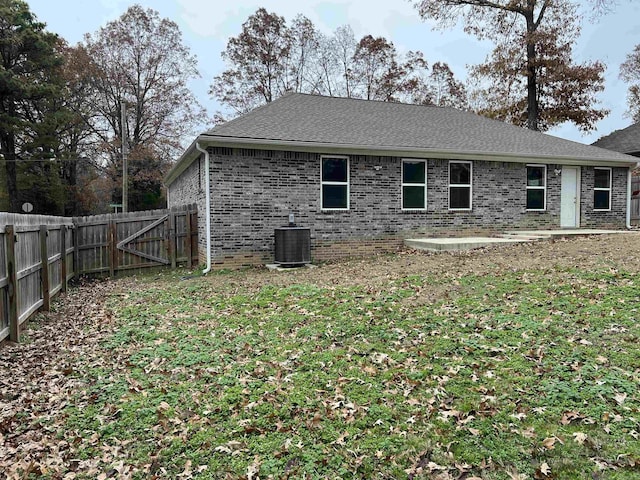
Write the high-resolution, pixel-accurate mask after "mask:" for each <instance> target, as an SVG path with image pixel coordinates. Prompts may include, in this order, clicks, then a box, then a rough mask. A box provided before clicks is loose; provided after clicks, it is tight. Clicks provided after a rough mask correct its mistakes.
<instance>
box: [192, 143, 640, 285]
mask: <svg viewBox="0 0 640 480" xmlns="http://www.w3.org/2000/svg"><path fill="white" fill-rule="evenodd" d="M196 150H198V151H199V152H202V153H204V172H205V180H204V188H205V191H206V192H207V193H206V194H205V199H206V200H205V210H206V217H205V224H206V227H205V232H206V234H207V267H206V268H205V269H204V270H203V271H202V274H203V275H206V274H207V273H209V272H210V271H211V188H210V181H211V173H210V172H209V152H208V151H206V150H204V149H202V148H201V147H200V144H199V143H198V142H196ZM629 181H631V180H629ZM629 185H631V184H629ZM629 188H631V187H629Z"/></svg>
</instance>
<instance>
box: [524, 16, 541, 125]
mask: <svg viewBox="0 0 640 480" xmlns="http://www.w3.org/2000/svg"><path fill="white" fill-rule="evenodd" d="M526 18H527V39H526V40H527V128H528V129H529V130H536V131H538V130H539V129H538V98H537V93H538V81H537V80H538V79H537V78H536V44H535V39H534V34H535V22H534V20H533V9H532V10H531V12H527V15H526Z"/></svg>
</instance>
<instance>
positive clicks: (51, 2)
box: [27, 0, 640, 143]
mask: <svg viewBox="0 0 640 480" xmlns="http://www.w3.org/2000/svg"><path fill="white" fill-rule="evenodd" d="M27 3H28V4H29V6H30V7H31V10H32V12H34V13H35V14H36V15H37V17H38V19H39V20H40V21H43V22H45V23H46V24H47V26H48V29H49V30H50V31H52V32H55V33H57V34H58V35H60V36H62V37H64V38H65V39H66V40H67V41H68V42H69V43H72V44H74V43H76V42H78V41H80V40H81V39H82V36H83V35H84V34H85V33H87V32H95V31H96V30H98V29H99V28H100V27H101V26H103V25H104V24H105V23H106V22H108V21H110V20H115V19H116V18H118V17H119V16H120V15H121V14H122V13H123V12H124V11H125V10H126V9H127V8H128V7H129V5H132V4H134V3H139V4H141V5H143V6H145V7H150V8H153V9H155V10H157V11H158V12H159V13H160V15H161V16H163V17H167V18H170V19H172V20H173V21H175V22H176V23H177V24H178V25H179V27H180V29H181V31H182V34H183V36H184V41H185V43H186V44H187V45H188V46H189V47H190V48H191V51H192V52H193V53H194V54H195V55H196V56H197V57H198V62H199V69H200V74H201V76H202V78H201V79H199V80H198V81H194V82H193V83H192V85H191V88H192V90H193V91H194V93H195V95H196V97H197V98H198V99H199V101H200V102H201V103H202V104H203V105H204V106H205V107H206V108H207V110H208V112H209V115H210V116H211V115H213V113H214V112H215V111H217V110H220V109H221V106H220V105H218V104H217V102H215V100H213V99H212V98H210V97H209V95H208V93H207V91H208V88H209V85H210V84H211V80H212V78H213V77H214V76H215V75H217V74H219V73H221V72H222V71H223V70H224V68H225V65H224V63H223V62H222V60H221V58H220V53H221V52H222V51H223V50H224V48H225V46H226V43H227V41H228V39H229V38H230V37H232V36H236V35H237V34H238V33H239V32H240V29H241V26H242V23H243V22H244V21H245V20H246V19H247V17H248V16H249V15H251V14H252V13H254V12H255V11H256V10H257V9H258V8H259V7H265V8H266V9H267V10H268V11H269V12H275V13H277V14H279V15H282V16H284V17H285V18H286V19H287V21H288V22H290V21H291V20H292V19H293V17H295V15H297V14H298V13H301V14H303V15H305V16H307V17H308V18H310V19H311V20H312V21H313V23H314V24H315V25H316V27H317V28H319V29H320V30H322V31H323V32H325V33H331V32H333V31H334V30H335V29H336V28H337V27H339V26H341V25H345V24H349V25H351V27H352V28H353V30H354V32H355V35H356V38H360V37H362V36H363V35H366V34H371V35H374V36H380V35H381V36H384V37H386V38H387V39H389V40H391V41H393V43H394V44H395V45H396V47H397V48H398V50H400V51H407V50H421V51H422V52H423V53H424V54H425V58H426V59H427V61H428V62H429V63H434V62H436V61H444V62H447V63H448V64H449V66H450V67H451V68H452V69H453V71H454V73H455V74H456V76H457V77H458V78H459V79H465V78H466V73H467V65H473V64H476V63H480V62H482V61H483V60H484V59H485V57H486V55H487V54H488V53H489V52H490V50H491V43H480V42H478V41H477V40H476V39H475V38H473V37H470V36H468V35H466V34H465V33H464V32H462V30H461V29H460V28H457V29H454V30H446V31H433V30H432V29H431V25H430V24H428V23H424V22H422V21H421V20H420V18H419V17H418V14H417V13H416V11H415V9H414V8H413V7H412V6H411V3H410V2H409V1H408V0H298V1H291V0H262V1H255V0H140V1H137V2H135V1H131V0H90V1H87V2H79V1H77V0H27ZM639 19H640V1H638V0H618V5H617V6H616V8H615V10H614V11H613V13H609V14H608V15H606V16H604V17H601V18H599V19H595V20H594V19H587V21H586V22H585V24H584V25H583V29H582V37H581V39H580V41H579V43H578V45H577V46H576V48H575V52H574V53H575V56H576V59H577V60H578V61H585V60H600V61H602V62H603V63H604V64H605V65H606V66H607V71H606V74H605V75H606V88H605V91H604V92H603V93H602V94H601V95H600V96H599V98H600V100H601V105H603V106H604V107H606V108H608V109H609V110H611V113H610V114H609V116H608V117H606V118H605V119H604V120H602V121H601V122H599V123H598V125H597V130H596V131H594V132H591V133H589V134H587V135H583V134H582V133H581V132H580V131H579V130H578V129H577V128H575V127H573V126H572V125H563V126H561V127H559V128H556V129H555V130H553V131H551V132H550V133H551V134H553V135H556V136H559V137H563V138H567V139H570V140H575V141H578V142H582V143H591V142H593V141H595V140H597V139H598V138H599V137H601V136H602V135H606V134H608V133H610V132H611V131H613V130H617V129H620V128H624V127H626V126H628V125H629V124H630V123H631V121H630V120H629V118H626V117H625V116H624V113H625V111H626V95H627V86H626V85H625V84H624V83H623V82H621V81H620V80H619V79H618V71H619V67H620V63H622V62H623V61H624V58H625V56H626V55H627V54H628V53H629V52H631V50H632V49H633V47H634V46H635V45H637V44H639V43H640V21H639ZM205 127H206V126H204V125H203V128H205Z"/></svg>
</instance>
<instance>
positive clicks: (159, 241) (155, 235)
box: [116, 215, 171, 266]
mask: <svg viewBox="0 0 640 480" xmlns="http://www.w3.org/2000/svg"><path fill="white" fill-rule="evenodd" d="M167 222H169V225H167ZM167 227H168V228H167ZM124 230H125V231H127V230H130V225H129V224H127V225H126V227H125V229H124ZM116 232H118V230H117V229H116ZM170 232H171V224H170V216H169V215H163V216H161V217H160V218H159V219H157V220H155V221H153V222H152V223H150V224H149V225H147V226H146V227H143V228H141V229H140V230H138V231H137V232H133V233H132V234H131V235H129V236H128V237H127V238H125V239H124V240H120V241H119V242H118V243H117V244H116V247H117V248H118V250H121V251H123V252H126V253H129V254H131V255H133V256H135V257H139V258H140V262H142V263H144V262H151V263H152V264H154V263H155V264H157V265H170V264H171V259H170V257H171V255H170V253H169V250H170V249H171V245H170V236H171V235H170ZM163 242H164V245H163ZM149 244H153V247H152V248H149ZM120 256H121V255H118V257H120ZM123 257H124V256H123ZM134 264H135V263H134ZM145 265H146V263H145ZM150 266H151V265H150Z"/></svg>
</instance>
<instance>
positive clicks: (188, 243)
mask: <svg viewBox="0 0 640 480" xmlns="http://www.w3.org/2000/svg"><path fill="white" fill-rule="evenodd" d="M185 224H186V230H187V233H186V236H185V237H184V242H185V243H184V251H185V254H186V255H187V268H188V269H189V270H191V269H192V268H193V258H192V257H193V252H192V251H191V210H190V209H187V214H186V215H185Z"/></svg>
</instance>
